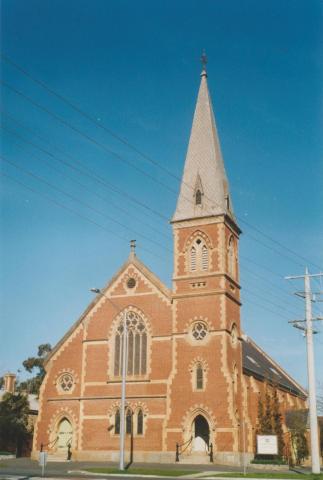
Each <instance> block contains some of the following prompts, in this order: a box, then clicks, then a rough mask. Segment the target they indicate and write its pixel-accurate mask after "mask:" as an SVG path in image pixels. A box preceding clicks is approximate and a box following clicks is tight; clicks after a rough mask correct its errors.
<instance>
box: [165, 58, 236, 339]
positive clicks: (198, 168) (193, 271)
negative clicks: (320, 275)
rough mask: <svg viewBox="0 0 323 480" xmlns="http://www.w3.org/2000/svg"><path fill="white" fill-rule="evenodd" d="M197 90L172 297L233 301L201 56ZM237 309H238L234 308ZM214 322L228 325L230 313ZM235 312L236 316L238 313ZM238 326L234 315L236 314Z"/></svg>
mask: <svg viewBox="0 0 323 480" xmlns="http://www.w3.org/2000/svg"><path fill="white" fill-rule="evenodd" d="M202 59H203V70H202V73H201V84H200V89H199V93H198V98H197V103H196V107H195V113H194V118H193V124H192V129H191V135H190V140H189V145H188V151H187V155H186V161H185V166H184V173H183V177H182V182H181V187H180V193H179V196H178V200H177V206H176V210H175V213H174V216H173V218H172V222H171V223H172V226H173V235H174V276H173V289H174V297H175V298H176V297H177V296H180V297H181V296H185V297H187V296H191V295H192V296H193V297H194V298H195V299H196V302H197V301H198V300H197V299H198V298H201V297H203V296H205V295H206V294H207V296H209V295H210V294H211V293H212V294H213V295H217V296H219V295H220V297H221V295H224V296H225V297H226V299H227V300H228V301H229V300H230V301H232V302H233V303H235V304H237V305H239V266H238V241H239V234H240V233H241V232H240V229H239V227H238V225H237V223H236V220H235V217H234V213H233V206H232V201H231V197H230V192H229V184H228V180H227V176H226V172H225V168H224V162H223V158H222V153H221V148H220V142H219V138H218V133H217V128H216V123H215V118H214V114H213V108H212V102H211V97H210V93H209V90H208V84H207V73H206V57H205V56H204V55H203V57H202ZM238 310H239V309H238ZM226 317H227V318H226V319H224V318H222V319H220V318H218V319H217V322H216V324H217V327H220V326H221V328H228V329H230V318H229V317H228V316H226ZM238 317H239V315H238ZM235 323H236V326H237V327H238V328H239V330H240V319H239V318H236V322H235Z"/></svg>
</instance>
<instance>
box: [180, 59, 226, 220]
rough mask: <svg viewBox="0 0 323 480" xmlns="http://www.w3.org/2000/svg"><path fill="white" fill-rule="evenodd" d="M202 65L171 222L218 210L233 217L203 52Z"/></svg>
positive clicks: (202, 215)
mask: <svg viewBox="0 0 323 480" xmlns="http://www.w3.org/2000/svg"><path fill="white" fill-rule="evenodd" d="M202 65H203V69H202V73H201V84H200V89H199V93H198V97H197V102H196V107H195V113H194V118H193V124H192V129H191V135H190V140H189V145H188V150H187V154H186V160H185V166H184V173H183V177H182V183H181V188H180V193H179V197H178V200H177V206H176V211H175V213H174V216H173V219H172V222H176V221H181V220H189V219H194V218H201V217H209V216H214V215H222V214H227V215H229V216H230V217H231V218H232V219H234V216H233V208H232V202H231V199H230V194H229V185H228V180H227V176H226V173H225V168H224V163H223V159H222V154H221V148H220V142H219V138H218V133H217V129H216V124H215V119H214V114H213V108H212V101H211V97H210V94H209V90H208V85H207V72H206V56H205V54H203V55H202Z"/></svg>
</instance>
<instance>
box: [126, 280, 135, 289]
mask: <svg viewBox="0 0 323 480" xmlns="http://www.w3.org/2000/svg"><path fill="white" fill-rule="evenodd" d="M135 286H136V280H135V279H134V278H129V280H128V281H127V287H128V288H134V287H135Z"/></svg>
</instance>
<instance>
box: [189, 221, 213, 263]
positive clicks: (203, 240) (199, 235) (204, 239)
mask: <svg viewBox="0 0 323 480" xmlns="http://www.w3.org/2000/svg"><path fill="white" fill-rule="evenodd" d="M211 250H212V243H211V241H210V238H209V237H208V235H207V234H206V233H205V232H202V231H201V230H196V231H195V232H194V233H192V234H191V235H190V236H189V237H188V238H187V239H186V242H185V246H184V253H185V257H186V270H187V272H195V271H196V272H203V271H204V272H207V271H209V270H210V268H211V260H212V255H211Z"/></svg>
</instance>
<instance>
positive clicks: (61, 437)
mask: <svg viewBox="0 0 323 480" xmlns="http://www.w3.org/2000/svg"><path fill="white" fill-rule="evenodd" d="M72 438H73V428H72V425H71V422H70V421H69V420H67V418H63V420H61V421H60V423H59V425H58V430H57V452H58V453H66V452H67V450H68V445H71V444H72Z"/></svg>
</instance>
